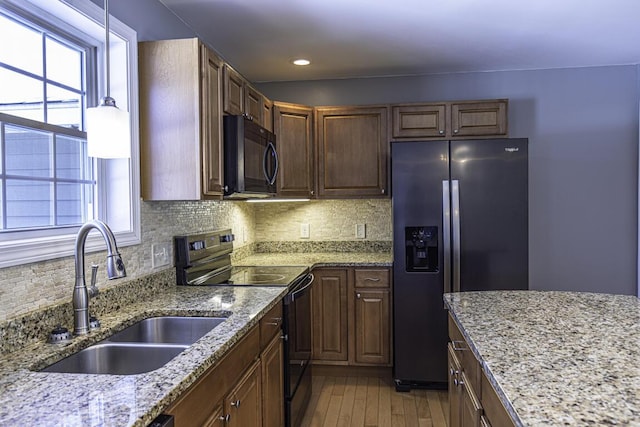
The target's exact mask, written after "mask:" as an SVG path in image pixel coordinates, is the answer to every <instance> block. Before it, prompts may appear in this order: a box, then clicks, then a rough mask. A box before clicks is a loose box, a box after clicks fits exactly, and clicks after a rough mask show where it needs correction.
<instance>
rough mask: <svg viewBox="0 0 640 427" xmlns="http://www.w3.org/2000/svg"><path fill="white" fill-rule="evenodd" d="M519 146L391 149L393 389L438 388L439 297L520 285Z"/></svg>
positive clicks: (437, 144) (524, 203)
mask: <svg viewBox="0 0 640 427" xmlns="http://www.w3.org/2000/svg"><path fill="white" fill-rule="evenodd" d="M527 145H528V142H527V139H486V140H464V141H425V142H393V143H392V144H391V159H392V160H391V161H392V168H391V177H392V178H391V179H392V203H393V255H394V266H393V286H394V290H393V319H394V321H393V329H394V379H395V381H396V388H397V389H398V390H409V389H410V388H412V387H414V386H427V387H438V386H443V385H444V384H446V381H447V347H446V346H447V336H448V332H447V313H446V311H445V309H444V307H443V300H442V297H443V293H444V292H464V291H477V290H497V289H528V286H529V285H528V191H527V187H528V158H527Z"/></svg>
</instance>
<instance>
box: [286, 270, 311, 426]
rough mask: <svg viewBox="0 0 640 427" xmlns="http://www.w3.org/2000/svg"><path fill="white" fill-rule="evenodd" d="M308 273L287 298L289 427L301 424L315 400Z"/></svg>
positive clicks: (287, 398)
mask: <svg viewBox="0 0 640 427" xmlns="http://www.w3.org/2000/svg"><path fill="white" fill-rule="evenodd" d="M312 282H313V274H307V275H306V276H304V278H303V279H302V280H300V281H299V282H298V283H297V284H296V285H294V286H293V287H292V289H291V291H290V292H289V293H288V294H287V295H286V296H285V297H284V319H285V321H284V325H283V327H284V336H285V340H286V343H285V346H284V397H285V404H286V411H285V413H286V414H285V421H286V425H287V426H291V425H298V424H299V422H300V419H301V418H302V416H303V415H304V412H305V409H306V407H307V404H308V403H309V399H310V397H311V366H310V364H311V284H312Z"/></svg>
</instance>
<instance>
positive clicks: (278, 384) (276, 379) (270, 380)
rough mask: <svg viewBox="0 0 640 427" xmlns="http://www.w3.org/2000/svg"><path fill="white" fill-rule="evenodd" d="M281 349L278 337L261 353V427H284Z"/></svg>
mask: <svg viewBox="0 0 640 427" xmlns="http://www.w3.org/2000/svg"><path fill="white" fill-rule="evenodd" d="M283 356H284V354H283V348H282V339H281V338H280V335H278V336H276V337H274V338H273V340H272V341H271V343H270V344H269V345H268V346H267V348H266V349H265V350H264V351H263V352H262V356H261V358H260V359H261V361H262V427H281V426H283V425H284V383H283V381H284V378H283V363H284V361H283Z"/></svg>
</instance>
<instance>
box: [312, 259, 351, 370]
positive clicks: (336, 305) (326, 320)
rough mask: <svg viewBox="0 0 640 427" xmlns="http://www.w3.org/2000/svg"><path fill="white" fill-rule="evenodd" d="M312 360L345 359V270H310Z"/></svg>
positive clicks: (346, 325) (346, 350) (346, 352)
mask: <svg viewBox="0 0 640 427" xmlns="http://www.w3.org/2000/svg"><path fill="white" fill-rule="evenodd" d="M313 274H314V276H315V279H314V281H313V287H312V289H311V298H312V301H313V302H312V310H313V322H314V323H313V359H314V360H322V361H344V362H346V361H347V360H348V357H349V354H348V347H347V341H348V335H347V332H348V320H347V270H314V272H313Z"/></svg>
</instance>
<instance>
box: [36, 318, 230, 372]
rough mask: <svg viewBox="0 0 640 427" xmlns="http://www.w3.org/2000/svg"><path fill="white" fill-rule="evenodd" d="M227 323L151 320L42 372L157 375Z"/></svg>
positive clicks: (145, 320)
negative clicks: (209, 333)
mask: <svg viewBox="0 0 640 427" xmlns="http://www.w3.org/2000/svg"><path fill="white" fill-rule="evenodd" d="M225 320H226V318H224V317H178V316H162V317H151V318H148V319H144V320H141V321H139V322H137V323H135V324H133V325H131V326H129V327H128V328H126V329H123V330H122V331H120V332H117V333H115V334H114V335H112V336H110V337H108V338H106V339H104V340H102V341H100V342H99V343H97V344H94V345H92V346H90V347H88V348H85V349H84V350H81V351H79V352H77V353H74V354H72V355H71V356H69V357H67V358H65V359H62V360H61V361H59V362H56V363H54V364H52V365H50V366H48V367H46V368H44V369H42V370H41V371H42V372H62V373H75V374H113V375H135V374H141V373H144V372H149V371H153V370H155V369H158V368H161V367H162V366H164V365H166V364H167V363H168V362H169V361H170V360H171V359H173V358H174V357H176V356H177V355H178V354H180V353H181V352H183V351H184V350H185V349H187V348H189V346H190V345H191V344H193V343H195V342H196V341H198V340H199V339H200V338H202V337H203V336H204V335H205V334H207V333H208V332H209V331H210V330H212V329H213V328H215V327H216V326H218V325H219V324H220V323H222V322H224V321H225Z"/></svg>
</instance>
